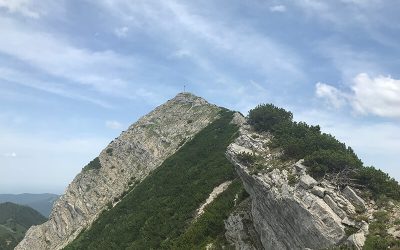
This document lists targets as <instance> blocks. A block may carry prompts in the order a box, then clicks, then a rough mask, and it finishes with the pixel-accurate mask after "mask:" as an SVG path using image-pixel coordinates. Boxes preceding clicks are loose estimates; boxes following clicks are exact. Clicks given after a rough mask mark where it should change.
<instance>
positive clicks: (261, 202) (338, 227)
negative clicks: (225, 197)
mask: <svg viewBox="0 0 400 250" xmlns="http://www.w3.org/2000/svg"><path fill="white" fill-rule="evenodd" d="M271 138H272V136H271V134H270V133H264V132H261V133H258V132H255V131H254V130H253V129H252V128H251V127H250V126H249V125H247V124H246V123H242V126H241V128H240V135H239V137H238V138H237V139H236V140H235V141H234V142H233V143H232V144H231V145H229V147H228V149H227V152H226V155H227V157H228V159H229V160H230V161H231V162H232V163H233V164H234V166H235V168H236V171H237V173H238V174H239V176H240V178H241V180H242V182H243V184H244V188H245V189H246V191H247V192H248V193H249V195H250V198H251V206H250V207H249V209H248V210H249V211H248V212H249V213H250V215H249V216H248V217H249V218H250V220H251V221H252V224H253V225H254V228H255V230H256V231H257V234H258V237H259V239H260V241H261V244H262V248H264V249H305V248H310V249H326V248H330V247H333V246H338V245H347V246H349V247H352V248H355V249H362V247H363V246H364V242H365V239H366V235H367V234H368V229H369V225H371V222H372V223H375V221H376V220H377V219H376V218H375V217H377V216H378V215H377V214H379V211H378V208H377V206H376V205H375V202H374V201H373V200H369V201H365V200H363V199H362V198H361V197H360V196H359V193H360V192H358V191H357V190H356V189H354V188H351V187H348V186H347V187H346V188H344V189H340V188H338V187H337V186H334V185H333V183H331V182H329V181H326V180H322V181H316V180H315V179H314V178H312V177H311V176H309V175H308V174H307V173H306V170H307V167H306V166H304V165H303V164H302V161H298V162H294V161H291V160H282V157H281V151H280V150H279V149H271V148H270V147H269V145H270V141H271ZM396 209H398V208H396ZM378 220H379V219H378ZM228 222H229V221H228ZM226 226H227V227H226V228H227V229H228V233H229V232H230V233H231V232H232V231H234V230H232V227H228V226H229V223H227V225H226ZM234 236H235V235H234ZM235 237H236V238H235ZM235 237H233V239H231V242H234V243H235V244H236V249H253V248H251V247H248V246H243V241H242V240H240V239H238V238H237V237H238V236H237V234H236V236H235Z"/></svg>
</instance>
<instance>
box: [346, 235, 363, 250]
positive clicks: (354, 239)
mask: <svg viewBox="0 0 400 250" xmlns="http://www.w3.org/2000/svg"><path fill="white" fill-rule="evenodd" d="M365 239H366V238H365V234H364V232H363V231H361V230H360V231H359V232H357V233H355V234H352V235H350V236H349V238H347V242H348V244H349V245H350V246H352V247H353V248H354V249H357V250H361V249H363V247H364V243H365Z"/></svg>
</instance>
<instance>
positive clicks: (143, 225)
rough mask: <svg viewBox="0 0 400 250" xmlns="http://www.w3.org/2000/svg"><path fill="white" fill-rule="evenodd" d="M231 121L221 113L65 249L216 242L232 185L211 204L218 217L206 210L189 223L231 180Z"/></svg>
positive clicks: (234, 128) (168, 246) (234, 188)
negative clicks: (228, 150) (228, 151)
mask: <svg viewBox="0 0 400 250" xmlns="http://www.w3.org/2000/svg"><path fill="white" fill-rule="evenodd" d="M231 119H232V112H229V111H226V110H224V111H222V112H221V114H220V118H219V119H217V120H216V121H214V122H213V123H211V124H210V125H208V126H207V127H206V128H205V129H203V130H202V131H200V132H199V133H198V134H197V135H196V136H195V137H194V138H193V139H192V140H191V141H189V142H187V143H186V144H185V145H184V146H183V147H182V148H180V149H179V151H178V152H176V153H175V154H174V155H172V156H171V157H169V158H168V159H167V160H166V161H164V163H163V164H162V165H161V166H160V167H159V168H157V169H156V170H155V171H154V172H153V173H152V174H151V175H149V176H148V177H147V178H146V179H144V180H143V181H142V182H141V183H139V184H138V185H137V186H136V187H135V188H134V189H133V190H132V191H131V192H130V193H128V194H127V195H126V196H125V197H124V198H123V199H122V200H121V202H120V203H118V204H117V205H116V206H115V207H113V208H111V209H110V210H108V211H105V212H104V213H103V214H102V215H101V216H100V217H99V219H98V220H97V221H96V222H95V223H94V224H93V225H92V227H91V228H89V229H88V230H86V231H85V232H82V233H81V234H80V235H79V236H78V237H77V239H76V240H75V241H73V242H72V243H71V244H70V245H69V246H67V247H66V249H162V248H164V249H174V248H179V246H181V244H183V242H186V243H187V244H197V243H201V244H205V242H207V241H208V240H210V239H216V238H218V235H220V234H221V225H222V224H221V223H223V222H222V218H224V217H225V216H226V215H227V213H228V210H229V209H228V208H227V207H226V205H227V204H228V206H230V203H226V201H225V199H228V200H229V199H231V196H232V193H235V192H236V191H238V190H237V188H238V187H237V184H231V185H233V186H232V187H231V188H229V189H228V190H227V191H225V192H226V193H225V194H224V195H223V196H222V195H221V200H220V202H219V203H215V204H214V206H215V209H221V211H220V212H221V213H217V212H216V210H212V208H211V207H210V209H207V212H206V213H205V214H204V215H203V216H202V217H200V218H199V220H198V221H197V222H196V225H197V226H193V225H191V222H192V220H193V216H194V213H195V211H196V209H197V208H198V207H199V206H200V205H201V203H203V202H204V201H205V200H206V198H207V197H208V195H209V194H210V193H211V191H212V190H213V188H214V187H216V186H218V185H219V184H221V183H222V182H225V181H227V180H232V179H234V177H235V173H234V169H233V166H232V165H231V164H230V162H229V161H228V160H227V159H226V158H225V150H226V148H227V146H228V145H229V144H230V143H231V142H232V141H233V140H234V139H235V137H236V136H237V130H238V129H237V126H236V125H233V124H231V123H230V121H231ZM225 197H230V198H225ZM211 206H212V205H211ZM208 229H209V230H208ZM200 233H201V234H204V235H198V234H200ZM186 243H185V244H186Z"/></svg>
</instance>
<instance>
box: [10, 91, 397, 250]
mask: <svg viewBox="0 0 400 250" xmlns="http://www.w3.org/2000/svg"><path fill="white" fill-rule="evenodd" d="M399 193H400V186H399V184H398V183H397V181H395V180H394V179H393V178H390V177H389V176H388V175H387V174H386V173H384V172H382V171H380V170H379V169H376V168H375V167H372V166H364V164H363V163H362V161H361V160H360V159H359V158H358V156H357V155H356V154H355V152H354V151H353V150H352V149H351V148H350V147H348V146H347V145H345V144H344V143H341V142H339V141H338V140H337V139H336V138H335V137H333V136H332V135H329V134H325V133H322V132H321V130H320V128H319V126H309V125H307V124H305V123H303V122H295V121H293V115H292V113H291V112H289V111H286V110H284V109H281V108H278V107H275V106H274V105H271V104H267V105H259V106H257V107H256V108H254V109H253V110H251V111H250V112H249V116H248V117H243V116H242V115H241V114H239V113H237V112H233V111H229V110H227V109H224V108H220V107H217V106H215V105H211V104H209V103H207V102H206V101H205V100H204V99H201V98H199V97H196V96H194V95H191V94H189V93H181V94H178V95H177V96H176V97H175V98H173V99H172V100H170V101H168V102H167V103H165V104H163V105H161V106H160V107H157V108H156V109H155V110H154V111H152V112H151V113H150V114H148V115H146V116H145V117H143V118H141V119H140V120H139V121H138V122H137V123H135V124H133V125H132V126H131V127H130V128H129V129H128V130H127V131H125V132H123V133H122V134H121V136H120V137H118V138H116V139H115V140H114V141H112V142H111V143H110V144H109V145H108V146H107V148H105V149H104V150H103V151H102V152H101V153H100V155H99V157H97V158H95V159H94V160H93V161H91V162H90V163H89V164H88V165H87V166H85V167H84V168H83V169H82V172H81V173H80V174H79V175H78V176H77V177H76V178H75V179H74V181H73V182H72V183H71V184H70V186H69V187H68V189H67V192H66V194H64V195H63V196H62V198H61V199H60V200H59V201H57V203H56V205H55V206H54V208H53V212H52V215H51V217H50V219H49V221H48V222H46V223H45V224H43V225H41V226H38V227H34V228H32V229H31V230H29V232H28V233H27V235H26V237H25V238H24V240H23V241H22V242H21V243H20V244H19V245H18V247H17V248H16V249H26V250H28V249H29V250H30V249H278V250H280V249H306V248H308V249H336V248H338V249H367V250H371V249H378V250H379V249H388V248H391V249H399V248H400V223H399V221H400V197H399Z"/></svg>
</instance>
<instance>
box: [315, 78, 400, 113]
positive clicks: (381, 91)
mask: <svg viewBox="0 0 400 250" xmlns="http://www.w3.org/2000/svg"><path fill="white" fill-rule="evenodd" d="M349 87H350V91H347V92H345V91H341V90H339V89H337V88H336V87H334V86H331V85H329V84H324V83H317V84H316V95H317V97H319V98H324V99H326V100H327V101H328V102H329V103H330V104H331V105H333V106H334V107H336V108H340V107H342V106H343V105H344V104H345V103H348V104H350V105H351V106H352V108H353V110H354V111H355V112H357V113H359V114H363V115H368V114H371V115H376V116H381V117H389V118H400V98H399V96H400V80H397V79H393V78H391V77H390V76H377V77H375V78H373V77H370V76H369V75H368V74H366V73H360V74H358V75H357V76H356V77H355V78H354V79H353V81H352V82H351V83H350V86H349Z"/></svg>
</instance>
